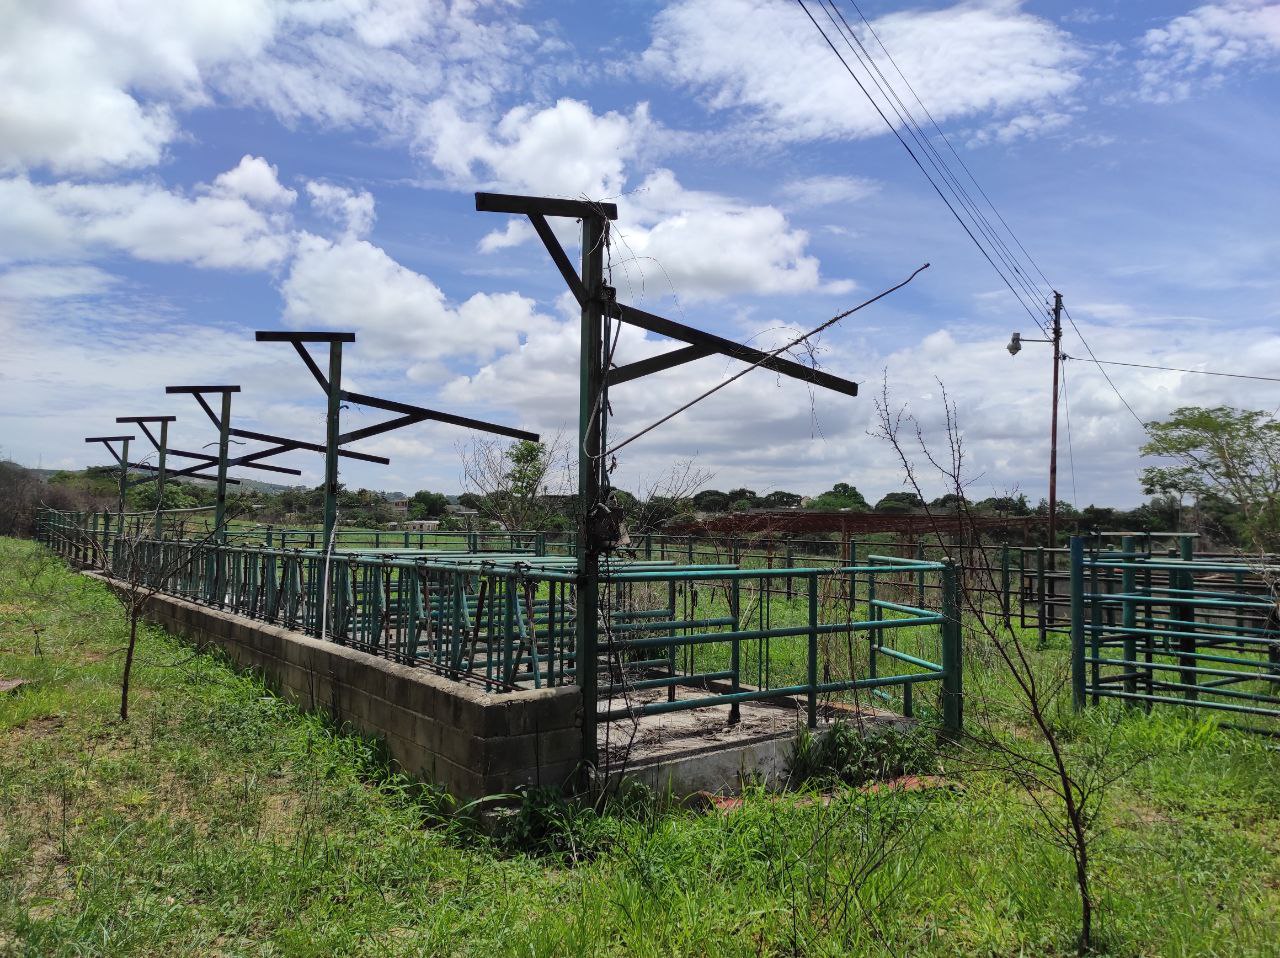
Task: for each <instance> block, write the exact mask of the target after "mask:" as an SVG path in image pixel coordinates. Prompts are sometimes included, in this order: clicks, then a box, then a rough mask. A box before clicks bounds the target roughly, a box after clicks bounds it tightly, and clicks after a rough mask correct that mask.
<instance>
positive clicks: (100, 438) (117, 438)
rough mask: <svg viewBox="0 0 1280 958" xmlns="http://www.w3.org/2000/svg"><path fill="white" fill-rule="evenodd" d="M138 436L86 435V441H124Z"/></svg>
mask: <svg viewBox="0 0 1280 958" xmlns="http://www.w3.org/2000/svg"><path fill="white" fill-rule="evenodd" d="M136 438H137V437H136V436H86V437H85V440H84V441H85V442H124V441H125V440H126V439H130V440H132V439H136Z"/></svg>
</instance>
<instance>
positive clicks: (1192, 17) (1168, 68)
mask: <svg viewBox="0 0 1280 958" xmlns="http://www.w3.org/2000/svg"><path fill="white" fill-rule="evenodd" d="M1141 47H1142V51H1143V59H1142V60H1140V61H1139V64H1138V66H1139V70H1140V72H1141V80H1142V86H1141V91H1140V92H1141V95H1142V96H1144V97H1145V98H1146V99H1148V100H1152V101H1155V102H1168V101H1172V100H1182V99H1186V98H1187V97H1188V96H1190V95H1191V94H1192V93H1193V92H1194V90H1195V89H1196V87H1197V86H1198V85H1204V86H1215V85H1217V84H1219V83H1221V82H1222V81H1223V79H1224V78H1225V76H1226V75H1227V72H1228V71H1229V70H1231V69H1239V68H1242V67H1245V66H1250V65H1259V64H1270V65H1272V66H1275V65H1276V64H1280V3H1271V2H1265V0H1233V2H1227V3H1209V4H1205V5H1204V6H1200V7H1196V8H1195V9H1194V10H1192V11H1191V12H1190V13H1187V14H1185V15H1184V16H1180V17H1175V18H1174V19H1172V20H1170V21H1169V23H1168V24H1166V25H1165V26H1163V27H1158V28H1156V29H1153V30H1148V31H1147V33H1146V34H1145V35H1144V36H1143V38H1142V43H1141Z"/></svg>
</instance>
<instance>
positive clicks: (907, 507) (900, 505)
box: [876, 492, 924, 512]
mask: <svg viewBox="0 0 1280 958" xmlns="http://www.w3.org/2000/svg"><path fill="white" fill-rule="evenodd" d="M923 508H924V500H923V499H921V498H920V497H919V496H918V495H916V494H915V493H914V492H890V493H888V494H887V495H886V496H885V497H884V498H883V499H881V500H880V501H879V502H877V503H876V512H913V511H915V510H916V509H923Z"/></svg>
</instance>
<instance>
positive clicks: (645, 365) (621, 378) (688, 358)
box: [608, 346, 716, 386]
mask: <svg viewBox="0 0 1280 958" xmlns="http://www.w3.org/2000/svg"><path fill="white" fill-rule="evenodd" d="M715 352H716V351H715V350H714V349H712V348H711V347H710V346H682V347H680V348H679V349H673V350H671V351H670V352H668V353H663V354H662V355H660V356H650V357H649V358H648V359H641V360H638V361H637V362H634V363H627V365H625V366H618V367H617V368H615V369H611V370H609V374H608V375H609V385H610V386H616V385H618V384H619V383H628V382H631V380H633V379H639V378H640V377H642V376H648V375H651V374H652V373H659V372H662V371H663V370H664V369H671V368H672V367H673V366H683V365H684V364H685V363H691V362H693V361H694V360H695V359H702V358H703V357H705V356H712V355H714V354H715Z"/></svg>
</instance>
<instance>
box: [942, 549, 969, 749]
mask: <svg viewBox="0 0 1280 958" xmlns="http://www.w3.org/2000/svg"><path fill="white" fill-rule="evenodd" d="M942 616H943V619H942V670H943V676H942V730H943V733H944V734H945V735H947V736H948V737H951V738H958V737H959V736H960V735H961V734H962V733H963V731H964V677H963V674H962V672H963V667H964V666H963V647H962V642H963V640H962V637H961V628H960V585H959V578H958V576H957V575H956V563H955V560H954V559H950V558H948V559H946V560H945V561H944V562H943V565H942Z"/></svg>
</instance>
